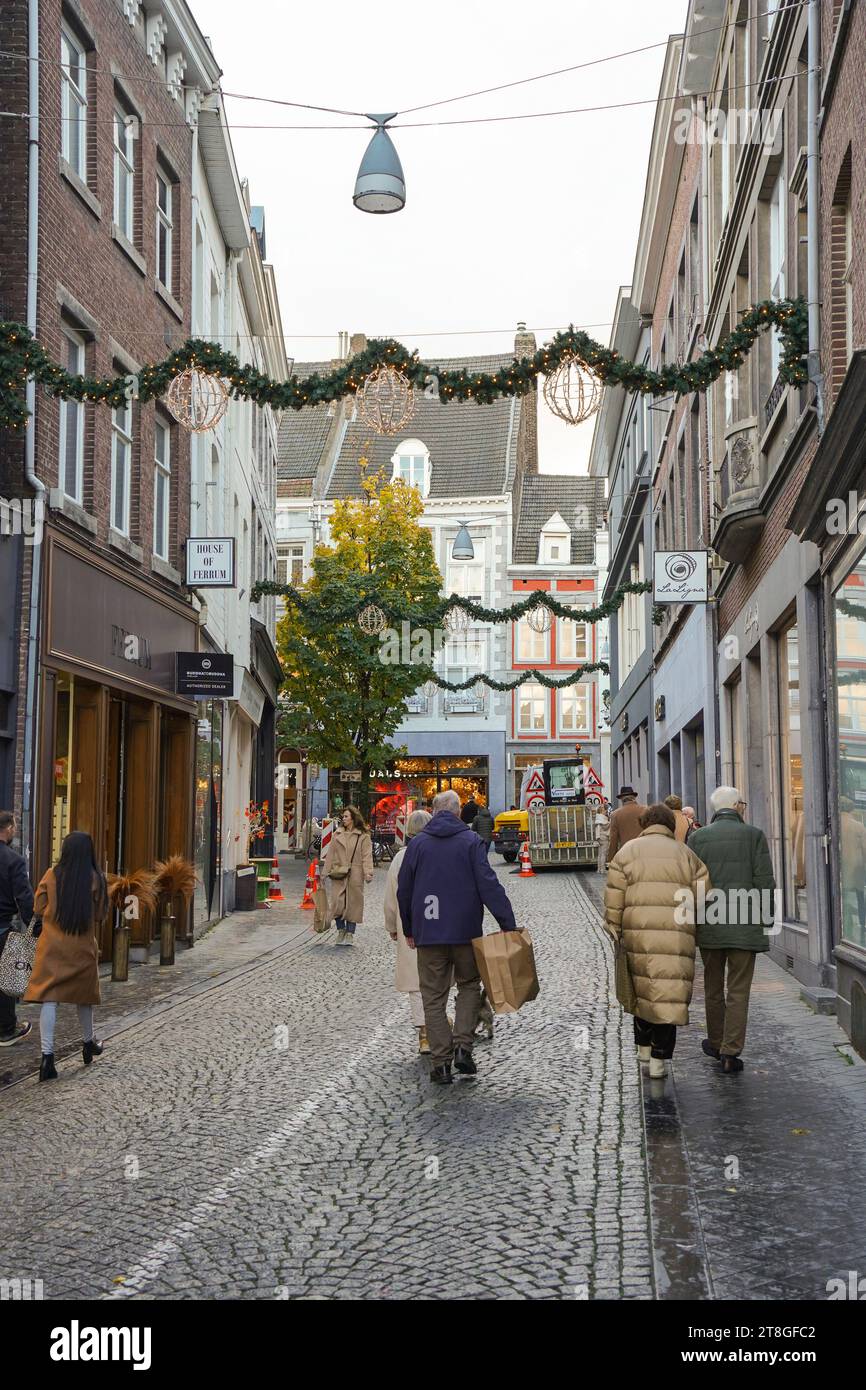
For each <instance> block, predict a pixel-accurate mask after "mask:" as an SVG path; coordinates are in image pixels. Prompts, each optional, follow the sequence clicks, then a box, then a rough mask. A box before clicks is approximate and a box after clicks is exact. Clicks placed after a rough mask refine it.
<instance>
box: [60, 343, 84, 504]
mask: <svg viewBox="0 0 866 1390" xmlns="http://www.w3.org/2000/svg"><path fill="white" fill-rule="evenodd" d="M63 336H64V338H65V339H66V369H67V371H69V372H71V373H72V374H73V375H74V376H80V375H83V373H84V369H85V359H84V354H85V343H84V339H83V338H82V336H81V334H80V333H76V332H75V330H74V329H72V328H64V329H63ZM73 352H74V357H75V361H74V362H73ZM70 424H72V428H73V429H74V431H75V435H76V439H75V485H74V488H75V490H74V491H73V492H70V491H69V488H68V487H67V486H66V483H67V479H68V467H67V465H68V459H67V448H68V435H69V430H70ZM59 464H60V486H61V488H62V490H63V493H64V495H65V496H66V497H69V498H71V499H72V501H73V502H78V503H79V505H81V504H83V502H84V404H83V402H81V401H73V400H68V401H64V400H61V402H60V454H59Z"/></svg>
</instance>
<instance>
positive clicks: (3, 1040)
mask: <svg viewBox="0 0 866 1390" xmlns="http://www.w3.org/2000/svg"><path fill="white" fill-rule="evenodd" d="M15 830H16V825H15V815H14V813H13V812H12V811H0V953H2V951H3V947H4V946H5V945H6V938H7V936H8V935H9V933H10V931H12V920H13V918H14V917H15V915H16V913H17V914H18V916H19V917H20V918H21V921H22V922H23V924H24V926H25V927H28V926H29V925H30V919H31V917H32V916H33V889H32V887H31V885H30V875H29V874H28V872H27V864H26V862H25V860H24V857H23V855H20V854H17V853H16V852H15V850H14V849H13V848H12V843H11V842H12V840H13V839H14V837H15ZM32 1027H33V1024H32V1023H19V1022H18V1017H17V1014H16V1012H15V1000H14V999H10V997H9V995H8V994H0V1047H12V1046H13V1044H14V1043H18V1042H20V1041H21V1039H22V1038H26V1037H27V1034H28V1033H29V1032H30V1031H31V1029H32Z"/></svg>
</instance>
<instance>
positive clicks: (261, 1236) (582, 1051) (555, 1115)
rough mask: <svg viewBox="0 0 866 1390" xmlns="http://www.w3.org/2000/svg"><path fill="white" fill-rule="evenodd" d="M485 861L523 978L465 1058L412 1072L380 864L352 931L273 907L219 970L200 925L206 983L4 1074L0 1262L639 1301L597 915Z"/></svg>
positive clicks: (194, 1278)
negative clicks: (463, 1062) (440, 1069)
mask: <svg viewBox="0 0 866 1390" xmlns="http://www.w3.org/2000/svg"><path fill="white" fill-rule="evenodd" d="M499 871H500V873H501V874H502V877H503V881H504V882H505V884H506V886H507V888H508V891H509V893H510V894H511V896H512V900H513V902H514V906H515V911H516V914H517V918H518V921H519V922H520V923H521V924H522V925H526V926H528V927H530V928H531V930H532V932H533V937H534V940H535V942H536V949H537V955H538V965H539V975H540V979H541V994H540V996H539V998H538V999H537V1000H536V1001H535V1002H533V1003H532V1004H531V1005H527V1006H526V1007H525V1008H524V1009H523V1010H522V1011H521V1012H520V1013H519V1014H517V1015H514V1016H510V1017H501V1018H498V1019H497V1020H496V1035H495V1039H494V1041H493V1042H492V1043H491V1044H487V1043H480V1044H479V1046H478V1048H477V1052H476V1056H477V1059H478V1063H479V1077H478V1079H477V1080H476V1081H467V1080H461V1081H460V1082H458V1083H455V1084H454V1085H453V1086H451V1087H450V1088H436V1087H433V1086H431V1085H430V1083H429V1081H428V1079H427V1063H426V1060H424V1059H419V1057H418V1056H417V1051H416V1041H415V1034H414V1031H413V1030H412V1029H411V1027H410V1024H409V1016H408V1007H407V1004H406V1001H405V999H404V998H403V997H402V996H398V995H396V994H395V993H394V991H393V989H392V987H391V986H392V978H393V977H392V971H393V955H392V952H393V947H392V945H391V943H390V941H389V939H388V937H387V935H386V934H385V932H384V929H383V928H382V926H381V897H382V889H383V886H384V878H385V874H384V870H382V871H379V872H377V874H376V878H375V880H374V883H373V885H372V887H371V889H370V890H369V899H368V914H367V916H368V922H367V924H365V925H364V926H363V927H362V928H361V929H360V931H359V934H358V940H357V943H356V945H354V946H351V947H336V946H335V945H334V944H333V934H330V935H329V936H328V937H326V938H310V937H309V935H308V934H306V929H304V934H303V937H302V935H301V928H300V927H299V925H298V922H297V920H295V921H294V924H292V922H291V921H288V919H289V918H291V913H288V914H287V922H288V925H286V924H285V923H284V924H283V927H282V931H283V937H282V940H283V948H282V949H280V950H276V951H274V950H272V951H271V953H270V954H269V955H268V956H267V957H265V958H264V959H262V960H261V962H260V963H259V964H258V965H256V964H255V962H254V961H246V962H242V968H241V967H238V968H236V969H235V970H234V971H233V972H230V973H229V974H228V975H225V976H222V975H221V974H220V969H219V960H218V958H216V957H215V953H216V951H217V947H218V944H219V933H220V932H222V931H223V928H220V929H218V931H217V933H214V934H212V936H213V942H212V943H211V944H210V945H207V944H206V943H207V941H208V938H206V941H205V942H202V943H200V944H199V945H197V946H196V947H195V949H194V951H192V952H191V953H190V957H191V958H192V957H195V956H196V953H199V956H198V959H199V960H200V961H201V960H202V959H203V956H204V953H206V952H209V953H210V954H211V957H212V959H210V960H208V962H207V963H208V964H209V965H211V966H212V970H211V972H210V974H211V977H212V982H211V983H210V984H208V982H207V978H205V979H204V980H199V981H198V982H197V986H196V987H197V988H198V987H199V986H202V988H201V990H200V992H195V991H194V990H187V991H186V993H185V994H184V993H183V992H182V991H181V992H179V993H177V994H176V995H175V997H174V998H172V997H170V996H169V997H166V998H164V999H162V1000H161V1001H160V1011H159V1012H157V1013H153V1014H148V1013H147V1011H146V1010H144V1009H142V1011H141V1017H140V1021H137V1022H136V1021H133V1022H129V1021H128V1020H127V1026H125V1027H124V1029H123V1031H118V1032H116V1033H115V1036H114V1037H113V1038H111V1039H110V1040H109V1045H108V1046H107V1048H106V1052H105V1055H104V1057H102V1058H101V1059H97V1061H96V1062H94V1064H93V1066H91V1067H90V1068H89V1069H87V1070H85V1069H84V1068H83V1067H82V1065H81V1062H80V1057H77V1056H73V1057H70V1058H69V1060H67V1061H65V1062H63V1063H62V1065H61V1068H60V1078H59V1080H58V1081H57V1082H53V1083H48V1084H42V1085H40V1084H38V1083H37V1082H36V1081H35V1080H34V1079H33V1078H30V1079H26V1080H24V1081H22V1082H21V1083H20V1084H18V1085H16V1086H14V1087H12V1088H10V1089H7V1090H6V1091H5V1092H3V1093H2V1094H0V1115H2V1124H0V1151H2V1153H3V1158H4V1171H7V1172H9V1171H15V1173H16V1181H15V1202H14V1203H8V1202H7V1203H6V1210H5V1211H4V1212H3V1215H2V1221H3V1232H4V1242H3V1246H4V1254H3V1265H4V1268H3V1269H2V1270H0V1273H2V1274H4V1275H5V1276H7V1277H11V1276H16V1275H17V1276H19V1277H26V1276H30V1277H31V1278H41V1279H42V1280H43V1281H44V1287H45V1295H46V1297H47V1298H54V1299H60V1298H68V1297H84V1298H104V1297H117V1298H121V1299H123V1298H138V1299H147V1298H218V1299H231V1298H262V1299H272V1298H307V1299H321V1298H326V1299H350V1298H373V1299H404V1298H412V1299H443V1298H457V1299H461V1298H462V1299H476V1298H497V1299H527V1298H533V1299H535V1298H541V1299H573V1298H584V1297H586V1298H620V1297H626V1298H643V1299H646V1298H652V1297H653V1284H652V1257H651V1250H650V1240H649V1231H648V1196H647V1185H646V1168H645V1161H644V1156H643V1148H642V1133H643V1120H642V1107H641V1094H640V1080H639V1075H638V1069H637V1066H636V1063H635V1059H634V1049H633V1046H632V1041H631V1035H630V1030H629V1028H627V1027H625V1026H624V1023H623V1019H622V1016H621V1013H620V1010H619V1008H618V1006H617V1005H616V1004H615V1003H611V999H612V988H611V978H610V974H611V965H610V953H609V950H608V948H607V945H606V943H605V941H604V940H603V937H602V932H601V928H600V924H599V919H598V914H597V912H596V910H595V909H594V908H593V906H592V904H591V902H590V901H589V899H588V898H587V896H586V893H585V890H584V887H583V885H582V883H581V881H580V879H579V878H577V877H574V876H569V875H553V874H550V875H546V876H541V875H539V876H537V877H536V878H534V879H528V880H523V879H518V878H516V877H515V876H513V875H512V874H511V872H510V871H509V870H508V869H506V868H501V869H500V870H499ZM489 925H490V927H491V928H492V927H493V925H494V924H493V923H492V922H491V923H489ZM276 928H277V924H276V922H275V923H274V925H273V928H265V927H262V928H258V927H256V930H259V929H261V930H272V929H273V930H276ZM292 933H294V935H292ZM290 937H291V940H290ZM299 943H300V944H299ZM201 968H202V969H203V967H201ZM205 975H206V976H207V972H205ZM205 985H207V986H208V987H207V988H204V986H205ZM22 1158H23V1159H24V1161H22Z"/></svg>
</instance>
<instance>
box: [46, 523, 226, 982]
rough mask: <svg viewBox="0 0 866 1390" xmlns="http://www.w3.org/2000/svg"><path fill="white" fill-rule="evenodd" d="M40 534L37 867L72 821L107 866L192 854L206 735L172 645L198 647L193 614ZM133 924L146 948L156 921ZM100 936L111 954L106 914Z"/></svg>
mask: <svg viewBox="0 0 866 1390" xmlns="http://www.w3.org/2000/svg"><path fill="white" fill-rule="evenodd" d="M45 543H46V547H47V564H46V584H45V591H44V612H43V622H42V634H43V636H42V683H41V691H40V706H39V708H40V737H39V763H38V767H37V772H36V777H37V786H38V790H39V796H38V814H37V825H36V846H35V864H34V869H35V873H36V877H37V878H38V877H39V876H40V875H41V874H42V873H43V872H44V870H45V869H46V868H47V867H48V866H49V864H51V863H53V862H55V860H56V859H57V856H58V854H59V851H60V845H61V843H62V840H63V837H64V835H66V834H68V833H69V831H71V830H84V831H86V832H87V833H88V834H89V835H91V836H92V838H93V842H94V845H95V847H96V855H97V859H98V861H99V863H100V864H101V866H102V867H103V869H104V870H105V871H106V872H133V871H134V870H136V869H141V868H148V869H149V868H151V867H152V866H153V864H154V862H155V861H156V860H157V859H165V858H167V857H168V856H169V855H172V854H183V855H184V856H186V857H187V858H190V857H192V854H193V821H194V814H193V813H194V808H195V810H196V820H197V821H198V820H200V819H201V811H202V810H203V808H202V807H199V806H198V804H197V802H196V800H195V799H194V785H195V784H194V773H195V769H196V761H197V752H198V754H199V756H200V751H201V750H200V748H199V744H200V742H202V740H201V739H200V738H199V734H200V726H197V723H196V714H197V711H196V706H195V703H194V702H193V701H191V700H187V699H183V698H181V697H179V696H178V695H177V694H176V693H175V654H176V653H177V652H178V651H194V650H196V648H197V645H198V625H197V622H196V620H195V615H194V613H193V611H192V609H191V608H190V607H189V606H188V605H187V604H184V603H183V602H181V601H180V600H178V599H174V598H172V597H171V596H169V595H167V594H163V593H161V592H160V591H159V590H158V589H157V588H156V587H155V586H154V585H153V584H147V583H146V582H145V581H144V580H143V579H139V578H138V577H137V576H132V575H127V574H124V573H122V572H120V571H119V570H118V569H116V568H115V567H114V566H113V565H112V564H111V563H110V561H108V560H107V559H104V558H102V557H100V556H97V555H95V554H93V553H92V552H88V551H87V550H86V549H84V548H83V547H82V546H80V545H78V544H77V543H76V542H74V541H72V540H70V539H68V538H67V537H65V536H62V535H60V534H57V533H55V532H53V531H51V530H50V528H49V530H48V531H47V533H46V538H45ZM210 752H212V748H211V750H210ZM211 767H212V759H211ZM211 809H212V808H211ZM131 926H132V946H133V948H134V949H135V948H137V949H138V950H139V951H145V950H146V949H147V948H148V946H149V944H150V942H151V940H152V939H153V935H154V930H155V924H154V922H153V921H152V920H151V919H150V917H149V916H148V915H147V914H143V915H142V917H141V918H140V919H139V920H138V921H134V922H132V923H131ZM188 931H189V924H179V927H178V934H179V935H181V936H184V935H186V934H187V932H188ZM100 947H101V956H102V959H104V960H107V959H109V958H110V955H111V924H110V923H106V926H105V928H104V931H103V935H102V940H101V943H100Z"/></svg>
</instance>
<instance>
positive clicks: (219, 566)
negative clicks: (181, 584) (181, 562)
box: [186, 536, 235, 589]
mask: <svg viewBox="0 0 866 1390" xmlns="http://www.w3.org/2000/svg"><path fill="white" fill-rule="evenodd" d="M186 582H187V587H188V588H190V589H233V588H234V585H235V542H234V537H233V536H190V538H189V540H188V541H187V543H186Z"/></svg>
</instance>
